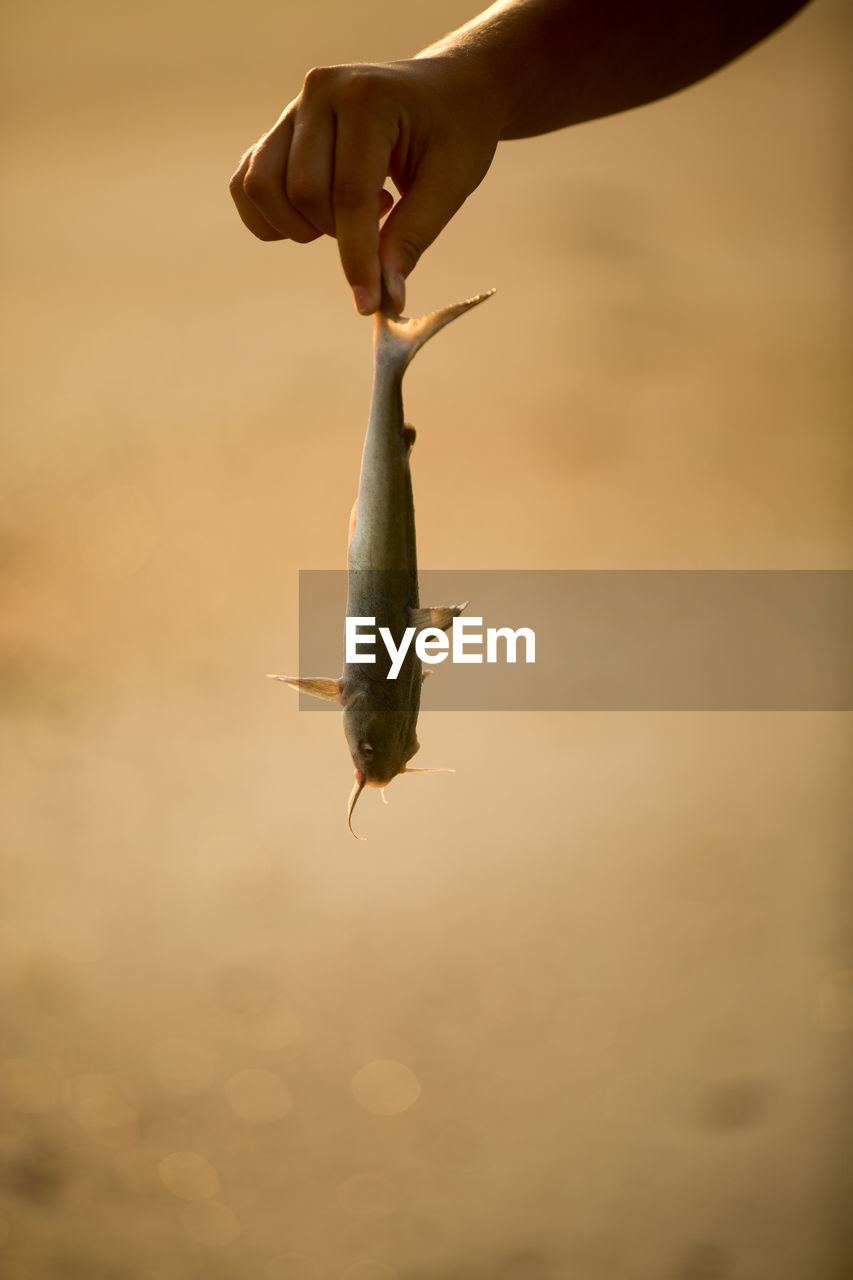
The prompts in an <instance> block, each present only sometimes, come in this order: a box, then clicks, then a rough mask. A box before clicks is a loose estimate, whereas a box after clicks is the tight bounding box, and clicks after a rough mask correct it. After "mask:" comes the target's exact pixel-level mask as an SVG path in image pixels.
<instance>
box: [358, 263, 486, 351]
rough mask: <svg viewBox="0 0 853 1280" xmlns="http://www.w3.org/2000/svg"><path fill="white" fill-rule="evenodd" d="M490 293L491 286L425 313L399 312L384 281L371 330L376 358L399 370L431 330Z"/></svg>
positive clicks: (466, 309) (476, 303) (432, 331)
mask: <svg viewBox="0 0 853 1280" xmlns="http://www.w3.org/2000/svg"><path fill="white" fill-rule="evenodd" d="M493 293H494V289H490V290H489V291H488V293H478V294H477V296H476V297H474V298H467V299H466V300H465V301H464V302H454V303H453V304H452V305H451V306H449V307H442V309H441V310H440V311H431V312H430V313H429V315H426V316H401V315H399V314H398V312H397V311H396V310H395V308H394V304H393V302H392V301H391V299H390V297H389V294H388V290H387V289H386V288H385V286H384V284H383V287H382V307H381V309H380V310H379V311H377V313H376V320H375V322H374V330H373V335H374V336H373V343H374V347H375V350H376V356H377V360H378V361H379V362H384V361H386V360H387V361H388V362H389V363H390V364H391V365H393V366H395V367H396V368H398V369H400V370H401V371H402V370H403V369H405V368H406V365H407V364H408V363H409V361H410V360H411V359H412V357H413V356H414V354H415V352H417V351H420V349H421V347H422V346H423V345H424V343H425V342H428V341H429V339H430V338H431V337H432V336H433V334H434V333H438V331H439V329H443V328H444V326H445V325H446V324H450V322H451V320H455V319H456V317H457V316H462V315H464V314H465V312H466V311H470V310H471V308H472V307H476V306H478V305H479V303H481V302H485V301H486V298H490V297H491V296H492V294H493Z"/></svg>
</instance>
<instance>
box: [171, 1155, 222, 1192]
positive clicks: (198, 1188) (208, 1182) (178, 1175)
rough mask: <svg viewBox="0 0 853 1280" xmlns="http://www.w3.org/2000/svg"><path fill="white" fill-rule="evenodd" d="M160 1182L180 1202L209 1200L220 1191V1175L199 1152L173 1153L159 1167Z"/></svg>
mask: <svg viewBox="0 0 853 1280" xmlns="http://www.w3.org/2000/svg"><path fill="white" fill-rule="evenodd" d="M157 1172H158V1173H159V1175H160V1181H161V1182H162V1184H163V1186H164V1187H165V1188H166V1190H167V1191H171V1193H172V1195H173V1196H177V1197H178V1199H179V1200H207V1199H209V1198H210V1196H215V1195H216V1193H217V1191H218V1190H219V1175H218V1174H217V1172H216V1170H215V1169H214V1167H213V1165H212V1164H211V1163H210V1161H209V1160H206V1159H205V1158H204V1156H202V1155H199V1153H198V1152H197V1151H173V1152H172V1153H171V1155H168V1156H164V1157H163V1159H162V1160H161V1161H160V1162H159V1164H158V1165H157Z"/></svg>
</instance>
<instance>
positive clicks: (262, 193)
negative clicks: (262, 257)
mask: <svg viewBox="0 0 853 1280" xmlns="http://www.w3.org/2000/svg"><path fill="white" fill-rule="evenodd" d="M501 123H502V122H501V117H500V103H499V99H498V95H497V94H495V93H494V92H492V91H490V87H489V85H488V84H487V83H486V82H485V81H484V80H483V79H482V77H479V78H478V77H476V76H475V75H474V74H473V73H472V71H471V69H470V67H467V66H466V65H465V64H464V63H463V64H462V65H460V64H458V63H457V62H455V61H454V60H453V59H451V58H446V57H422V58H413V59H410V60H408V61H403V62H387V63H371V64H356V65H348V66H338V67H320V68H316V69H314V70H313V71H309V72H308V75H307V76H306V77H305V82H304V84H303V87H302V92H301V93H300V94H299V96H298V97H297V98H294V100H293V101H292V102H291V103H290V104H289V105H288V106H287V107H286V108H285V110H284V111H283V113H282V115H281V116H280V117H279V119H278V121H277V122H276V124H275V125H274V126H273V128H272V129H271V130H270V131H269V133H267V134H265V135H264V136H263V137H262V138H261V139H260V141H258V142H257V143H255V145H254V146H253V147H251V148H250V149H249V150H248V151H247V152H246V154H245V155H244V157H243V159H242V161H241V162H240V166H239V168H238V169H237V172H236V173H235V174H234V177H233V178H232V179H231V187H230V189H231V195H232V197H233V199H234V202H235V204H236V206H237V211H238V213H239V214H240V217H241V218H242V220H243V222H244V223H245V224H246V226H247V227H248V228H249V230H250V231H251V232H252V233H253V234H254V235H256V236H258V238H259V239H261V240H296V241H298V242H299V243H301V244H307V243H308V242H309V241H311V240H316V239H317V237H318V236H320V235H323V234H325V235H329V236H336V237H337V241H338V249H339V252H340V257H341V265H342V267H343V270H344V275H345V276H346V278H347V280H348V282H349V284H350V286H351V288H352V291H353V297H354V299H355V305H356V308H357V309H358V311H360V312H361V314H362V315H370V314H372V313H373V312H374V311H376V310H378V308H379V306H380V304H381V298H382V283H383V279H384V282H385V286H386V288H387V290H388V293H389V294H390V296H391V300H392V302H393V303H394V306H395V307H396V308H397V310H398V312H402V310H403V307H404V305H405V280H406V277H407V276H408V275H409V273H410V272H411V271H412V269H413V268H414V266H415V264H416V263H417V261H418V259H419V258H420V256H421V254H422V253H423V252H424V250H425V249H426V248H427V247H428V246H429V245H430V244H432V242H433V240H435V238H436V236H437V235H438V234H439V232H440V231H441V230H442V229H443V228H444V227H445V226H446V225H447V223H448V222H449V221H450V219H451V218H452V217H453V215H454V214H455V213H456V211H457V210H458V209H459V207H460V206H461V205H462V203H463V202H464V200H465V199H466V198H467V196H469V195H470V193H471V192H472V191H473V190H474V188H475V187H476V186H478V184H479V183H480V182H481V181H482V179H483V177H484V176H485V174H486V172H487V170H488V168H489V165H490V164H491V161H492V157H493V156H494V153H495V148H496V146H497V143H498V139H499V137H500V131H501ZM389 176H390V177H391V179H392V181H393V182H394V185H395V186H396V188H397V190H398V191H399V192H400V199H399V200H398V201H397V204H396V206H395V205H394V197H393V196H392V194H391V193H390V192H389V191H387V190H385V189H384V187H383V184H384V182H385V179H386V178H387V177H389ZM392 206H394V207H393V209H392ZM389 210H391V212H390V216H389V217H388V218H387V220H386V221H385V223H384V225H383V226H382V228H381V230H380V225H379V224H380V221H381V219H382V218H383V217H384V216H385V215H386V214H388V213H389Z"/></svg>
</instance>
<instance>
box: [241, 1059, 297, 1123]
mask: <svg viewBox="0 0 853 1280" xmlns="http://www.w3.org/2000/svg"><path fill="white" fill-rule="evenodd" d="M224 1089H225V1097H226V1098H227V1100H228V1105H229V1106H230V1108H231V1110H232V1111H233V1112H234V1114H235V1115H236V1116H239V1117H240V1119H241V1120H248V1121H250V1123H252V1124H270V1123H272V1122H273V1121H274V1120H281V1118H282V1116H286V1115H287V1113H288V1111H290V1109H291V1107H292V1106H293V1100H292V1099H291V1096H290V1090H289V1089H288V1087H287V1085H286V1084H285V1083H284V1081H283V1080H282V1078H281V1076H277V1075H276V1074H275V1072H274V1071H265V1070H263V1069H261V1068H258V1067H250V1068H249V1069H248V1070H246V1071H238V1072H237V1074H236V1075H233V1076H231V1078H230V1080H226V1082H225V1086H224Z"/></svg>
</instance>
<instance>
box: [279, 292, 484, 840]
mask: <svg viewBox="0 0 853 1280" xmlns="http://www.w3.org/2000/svg"><path fill="white" fill-rule="evenodd" d="M490 296H491V293H485V294H480V295H478V296H477V297H475V298H470V299H468V300H467V301H465V302H460V303H456V304H454V305H453V306H450V307H445V308H444V309H443V310H441V311H436V312H433V313H432V314H430V315H427V316H421V317H418V318H406V317H403V316H400V315H398V314H397V312H396V311H395V310H394V309H393V306H392V304H391V303H390V300H389V299H388V297H387V295H385V298H384V300H383V307H382V309H381V311H379V312H378V313H377V315H376V318H375V321H374V340H373V351H374V375H373V389H372V393H371V402H370V416H369V419H368V424H367V431H366V434H365V439H364V449H363V452H362V459H361V474H360V477H359V484H358V497H357V499H356V504H355V506H354V507H353V512H352V517H351V519H350V538H349V549H348V555H347V570H348V573H347V583H348V594H347V617H349V618H373V619H374V620H375V621H374V624H373V628H374V630H375V632H376V633H377V634H379V633H380V629H381V628H383V627H384V628H387V630H388V632H389V633H390V636H391V637H392V638H393V641H394V644H395V646H399V644H400V642H401V639H402V638H403V636H404V633H405V632H406V631H407V629H409V628H412V627H414V628H415V631H416V632H417V631H419V630H422V629H424V628H425V627H432V628H440V629H442V630H444V629H446V628H447V627H449V626H450V624H451V622H452V620H453V618H454V617H456V616H457V615H458V614H459V613H460V612H461V611H462V609H463V608H464V605H456V606H438V607H432V608H428V609H422V608H421V607H420V601H419V597H418V565H417V548H416V540H415V507H414V499H413V496H412V475H411V468H410V456H411V451H412V446H413V444H414V441H415V432H414V428H412V427H411V426H409V425H408V423H406V421H405V417H404V413H403V390H402V388H403V375H404V374H405V371H406V369H407V367H408V365H409V363H410V361H411V360H412V358H413V356H414V355H415V353H416V352H417V351H418V350H420V348H421V347H422V346H423V344H424V343H425V342H426V341H428V339H429V338H431V337H432V336H433V334H435V333H437V332H438V331H439V329H442V328H444V326H445V325H446V324H449V323H450V321H451V320H455V319H456V317H457V316H460V315H463V314H464V313H465V312H466V311H469V310H470V309H471V308H472V307H474V306H476V305H477V304H478V303H480V302H483V301H484V300H485V299H486V298H488V297H490ZM372 652H373V656H374V658H375V660H374V661H373V662H364V661H358V662H347V663H345V665H344V670H343V675H342V676H341V678H340V679H339V680H327V679H298V678H295V677H294V678H290V677H286V676H276V677H273V678H274V679H279V680H284V681H285V682H286V683H287V684H289V685H291V687H293V688H295V689H299V690H301V691H303V692H307V693H313V694H316V695H318V696H320V697H324V698H329V699H331V700H333V701H336V702H339V703H340V704H341V707H342V710H343V726H344V734H345V736H346V740H347V745H348V746H349V750H350V754H351V755H352V760H353V765H354V766H355V779H356V781H355V786H354V788H353V791H352V794H351V796H350V800H349V806H348V814H347V818H348V822H349V823H350V831H352V825H351V820H352V810H353V808H354V806H355V802H356V800H357V799H358V796H359V795H360V794H361V791H362V789H363V788H364V787H365V786H373V787H380V788H382V787H385V786H387V785H388V783H389V782H391V780H392V779H393V778H395V777H396V776H397V774H399V773H412V772H427V771H425V770H412V769H409V767H408V762H409V761H410V760H411V759H412V757H413V756H414V754H415V753H416V751H417V750H418V740H417V720H418V711H419V709H420V700H421V684H422V682H423V670H422V665H421V661H420V659H419V658H418V656H417V654H416V652H415V645H414V643H410V644H409V647H408V650H407V652H406V656H405V658H404V660H403V663H402V666H401V667H400V670H399V672H398V674H397V676H396V678H394V679H389V678H388V676H389V671H390V669H391V658H390V656H389V654H388V651H387V647H386V646H383V645H376V646H375V650H373V651H372ZM353 834H354V833H353Z"/></svg>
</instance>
